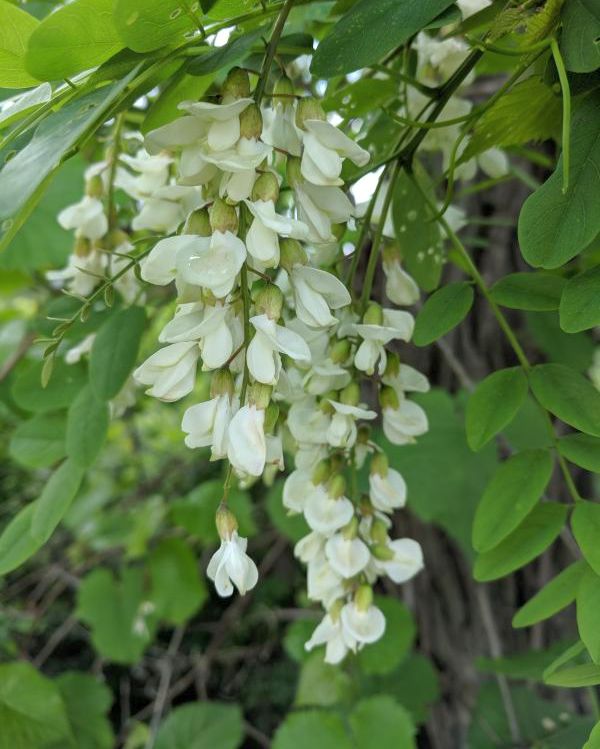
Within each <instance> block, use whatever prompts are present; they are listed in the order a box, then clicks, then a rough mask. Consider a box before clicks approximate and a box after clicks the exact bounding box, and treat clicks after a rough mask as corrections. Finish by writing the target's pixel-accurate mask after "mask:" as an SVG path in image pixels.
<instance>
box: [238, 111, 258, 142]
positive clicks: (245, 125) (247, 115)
mask: <svg viewBox="0 0 600 749" xmlns="http://www.w3.org/2000/svg"><path fill="white" fill-rule="evenodd" d="M262 128H263V120H262V114H261V113H260V109H259V108H258V106H257V105H256V104H250V105H248V106H247V107H246V109H244V111H243V112H242V113H241V114H240V136H241V137H242V138H248V139H249V140H250V139H256V138H260V136H261V133H262Z"/></svg>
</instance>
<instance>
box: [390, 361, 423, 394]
mask: <svg viewBox="0 0 600 749" xmlns="http://www.w3.org/2000/svg"><path fill="white" fill-rule="evenodd" d="M381 379H382V382H383V383H384V385H389V386H390V387H393V388H394V390H395V391H396V393H397V394H398V397H400V398H401V397H402V395H403V393H404V392H415V393H426V392H428V390H429V380H428V379H427V377H425V375H424V374H421V372H419V371H418V370H416V369H415V368H414V367H411V366H410V365H408V364H401V365H400V370H399V372H398V374H396V375H383V377H382V378H381Z"/></svg>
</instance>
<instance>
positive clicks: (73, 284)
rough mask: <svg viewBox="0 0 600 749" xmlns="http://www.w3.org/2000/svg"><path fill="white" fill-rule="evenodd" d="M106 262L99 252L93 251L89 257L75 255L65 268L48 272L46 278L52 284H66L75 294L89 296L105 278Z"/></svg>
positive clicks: (70, 257) (89, 253)
mask: <svg viewBox="0 0 600 749" xmlns="http://www.w3.org/2000/svg"><path fill="white" fill-rule="evenodd" d="M105 260H106V256H105V255H104V254H103V253H102V252H100V251H99V250H91V251H90V252H88V254H87V255H77V254H75V253H73V254H71V255H70V256H69V261H68V263H67V265H66V267H65V268H62V269H61V270H50V271H48V272H47V273H46V278H47V279H48V281H50V283H52V284H59V285H61V286H62V285H63V284H66V286H67V288H68V289H69V291H72V292H73V293H74V294H78V295H79V296H89V294H91V293H92V291H93V290H94V288H95V287H96V286H97V285H98V283H99V282H100V280H101V278H102V277H103V276H104V265H105Z"/></svg>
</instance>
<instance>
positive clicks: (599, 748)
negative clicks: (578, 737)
mask: <svg viewBox="0 0 600 749" xmlns="http://www.w3.org/2000/svg"><path fill="white" fill-rule="evenodd" d="M583 749H600V723H596V725H595V726H594V728H593V729H592V732H591V733H590V736H589V738H588V740H587V741H586V742H585V744H584V746H583Z"/></svg>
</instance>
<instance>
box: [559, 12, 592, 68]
mask: <svg viewBox="0 0 600 749" xmlns="http://www.w3.org/2000/svg"><path fill="white" fill-rule="evenodd" d="M562 22H563V32H562V36H561V40H560V50H561V52H562V55H563V59H564V61H565V67H566V68H567V70H572V71H573V72H574V73H589V72H590V71H592V70H596V68H598V67H600V45H599V44H598V37H600V6H599V5H598V3H597V2H594V0H587V2H586V0H565V5H564V8H563V12H562Z"/></svg>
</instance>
